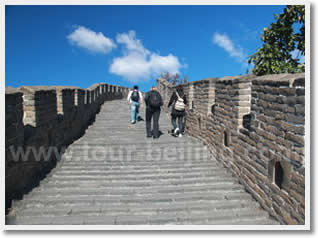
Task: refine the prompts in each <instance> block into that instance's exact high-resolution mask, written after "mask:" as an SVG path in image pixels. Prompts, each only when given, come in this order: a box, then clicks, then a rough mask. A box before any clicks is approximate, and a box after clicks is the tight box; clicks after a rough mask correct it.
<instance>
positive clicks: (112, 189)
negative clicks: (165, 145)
mask: <svg viewBox="0 0 318 238" xmlns="http://www.w3.org/2000/svg"><path fill="white" fill-rule="evenodd" d="M236 184H238V183H237V181H235V180H223V181H215V182H209V183H196V184H179V185H173V184H164V185H162V184H158V183H152V184H151V185H149V186H143V184H142V186H122V187H116V186H107V184H106V185H104V184H103V183H84V184H83V183H76V184H74V183H71V184H65V185H64V184H60V183H57V184H54V183H52V184H48V185H47V186H40V187H37V188H34V189H33V190H32V192H31V193H30V195H31V196H32V194H33V192H35V193H36V192H41V191H51V190H52V191H55V190H56V191H66V192H68V191H71V190H74V189H75V190H85V191H86V190H87V191H89V190H95V191H96V192H97V191H101V190H102V191H103V190H107V191H109V193H114V194H116V193H119V192H122V193H123V194H124V193H126V194H127V193H137V194H138V193H144V192H146V191H149V190H152V191H153V192H154V193H157V192H156V191H159V190H160V191H166V192H168V191H181V190H183V191H197V190H200V189H202V188H205V189H210V188H211V187H213V186H220V187H222V186H223V187H227V186H229V187H231V186H232V185H236ZM26 196H28V195H26Z"/></svg>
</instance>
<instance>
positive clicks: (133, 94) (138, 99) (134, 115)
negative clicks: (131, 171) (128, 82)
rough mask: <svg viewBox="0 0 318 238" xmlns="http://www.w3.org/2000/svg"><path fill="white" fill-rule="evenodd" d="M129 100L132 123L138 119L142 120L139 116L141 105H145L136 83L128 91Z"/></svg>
mask: <svg viewBox="0 0 318 238" xmlns="http://www.w3.org/2000/svg"><path fill="white" fill-rule="evenodd" d="M127 101H128V102H129V104H130V107H131V111H130V118H131V123H132V124H135V123H136V121H137V120H138V121H139V120H142V118H141V117H140V116H139V107H140V106H141V105H143V97H142V93H141V92H140V91H139V90H138V86H137V85H135V86H134V88H133V89H132V90H131V91H130V92H129V93H128V97H127Z"/></svg>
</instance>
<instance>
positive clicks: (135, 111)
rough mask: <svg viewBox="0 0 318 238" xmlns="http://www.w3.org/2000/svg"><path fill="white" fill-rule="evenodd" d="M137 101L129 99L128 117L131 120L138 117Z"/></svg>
mask: <svg viewBox="0 0 318 238" xmlns="http://www.w3.org/2000/svg"><path fill="white" fill-rule="evenodd" d="M139 105H140V104H139V102H134V101H131V111H130V118H131V121H136V120H137V118H138V117H139Z"/></svg>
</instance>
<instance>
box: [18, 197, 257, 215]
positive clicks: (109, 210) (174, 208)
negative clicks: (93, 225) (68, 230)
mask: <svg viewBox="0 0 318 238" xmlns="http://www.w3.org/2000/svg"><path fill="white" fill-rule="evenodd" d="M259 207H260V206H259V204H258V203H257V202H253V201H250V200H242V201H239V200H233V201H228V202H227V203H224V202H223V201H214V202H193V203H189V204H182V203H181V204H167V205H166V206H164V207H161V206H158V205H157V204H145V205H143V204H141V205H133V206H129V205H122V206H120V207H114V206H107V205H104V206H103V205H102V206H96V205H92V206H89V207H82V206H76V205H75V206H58V207H52V208H50V207H44V208H39V207H32V208H27V209H24V210H22V211H21V212H20V213H19V215H20V216H21V217H52V216H68V215H78V216H93V215H96V216H100V215H106V214H107V215H112V216H114V215H117V216H118V215H125V214H127V213H129V214H130V215H152V216H155V215H161V214H178V215H181V213H184V214H183V215H184V216H186V215H189V214H196V213H200V212H213V211H218V210H219V211H220V210H222V211H228V210H230V209H244V208H253V209H259Z"/></svg>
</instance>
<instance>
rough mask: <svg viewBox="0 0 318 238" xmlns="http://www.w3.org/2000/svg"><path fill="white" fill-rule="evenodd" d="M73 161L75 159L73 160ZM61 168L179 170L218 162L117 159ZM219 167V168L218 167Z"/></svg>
mask: <svg viewBox="0 0 318 238" xmlns="http://www.w3.org/2000/svg"><path fill="white" fill-rule="evenodd" d="M74 160H75V158H74ZM62 162H63V164H62V165H61V166H63V168H66V167H70V168H72V167H73V168H80V167H87V169H91V168H94V167H105V168H111V169H117V168H118V169H129V168H131V169H136V170H144V169H146V168H149V169H150V170H151V169H153V168H155V169H159V168H160V169H179V168H206V166H211V168H213V167H216V166H218V162H217V161H215V160H211V159H209V160H208V159H206V160H203V159H202V160H201V159H193V160H190V159H184V160H181V159H179V160H172V159H171V160H160V161H159V160H150V159H147V160H141V159H140V160H137V159H135V160H131V161H122V160H118V159H113V160H79V161H78V162H76V161H74V162H72V161H67V160H66V161H62ZM220 167H221V166H220Z"/></svg>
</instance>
